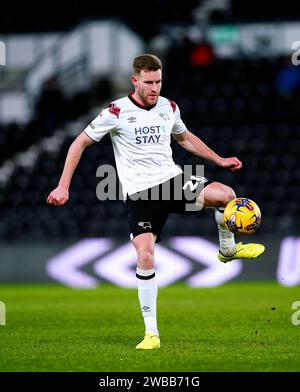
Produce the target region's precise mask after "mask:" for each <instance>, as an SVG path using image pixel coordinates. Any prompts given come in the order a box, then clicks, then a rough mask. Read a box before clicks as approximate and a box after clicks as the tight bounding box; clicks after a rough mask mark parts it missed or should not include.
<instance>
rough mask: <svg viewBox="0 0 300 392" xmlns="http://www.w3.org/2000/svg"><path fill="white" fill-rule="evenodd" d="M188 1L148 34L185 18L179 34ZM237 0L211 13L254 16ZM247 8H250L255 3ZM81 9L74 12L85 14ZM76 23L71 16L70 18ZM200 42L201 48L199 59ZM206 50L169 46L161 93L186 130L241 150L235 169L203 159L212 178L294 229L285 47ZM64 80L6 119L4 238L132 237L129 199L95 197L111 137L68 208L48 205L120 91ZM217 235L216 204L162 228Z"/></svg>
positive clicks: (299, 141)
mask: <svg viewBox="0 0 300 392" xmlns="http://www.w3.org/2000/svg"><path fill="white" fill-rule="evenodd" d="M155 3H157V6H160V7H163V3H169V2H159V1H157V2H155ZM192 3H193V4H192V5H191V8H190V9H189V10H187V9H186V10H185V14H184V15H185V16H184V15H182V18H179V17H178V16H179V12H180V10H177V13H175V12H174V13H171V14H168V13H167V11H166V12H165V13H162V14H161V16H160V17H161V22H165V24H166V25H167V24H168V26H166V25H164V26H160V29H158V26H156V25H155V26H154V27H155V28H153V30H148V32H147V33H145V34H144V35H143V39H146V40H147V39H148V40H149V39H150V37H149V35H148V34H149V31H150V32H151V34H156V33H165V32H166V31H169V29H170V23H172V22H174V23H175V22H178V23H181V31H182V29H183V28H186V29H187V30H188V28H189V24H190V23H192V22H193V18H192V14H191V10H192V9H193V8H195V7H196V6H197V5H199V3H201V2H192ZM232 3H233V7H232V8H231V12H229V11H228V9H227V10H226V12H225V11H224V12H219V13H218V12H215V13H214V14H212V15H211V17H212V20H214V19H215V20H224V19H226V18H227V19H228V20H230V21H231V22H232V21H234V19H235V18H236V20H241V19H242V18H243V17H245V18H246V20H249V18H250V16H251V17H252V14H251V13H249V14H248V19H247V17H246V16H245V14H243V13H242V12H241V11H240V9H239V7H238V6H237V3H238V2H232ZM244 5H245V4H243V6H244ZM250 8H251V11H252V13H253V12H254V11H253V9H254V8H255V7H250ZM74 10H75V11H76V10H77V11H78V10H79V2H74ZM273 10H275V11H276V8H273ZM101 11H103V12H104V13H105V12H106V13H107V16H109V14H110V10H108V9H107V10H105V9H103V5H102V4H101ZM275 11H274V12H275ZM19 14H20V15H22V13H21V12H20V13H19ZM44 14H47V12H45V13H44ZM75 14H76V15H77V16H78V15H79V12H77V13H76V12H75ZM55 15H56V16H57V13H56V14H55ZM120 15H121V16H122V12H121V14H120ZM48 16H49V15H48ZM50 16H51V13H50ZM73 16H74V15H73ZM83 16H85V17H88V15H83ZM94 16H97V12H95V15H94ZM273 16H274V18H276V15H273ZM288 16H289V15H287V17H288ZM293 16H295V14H293ZM16 17H17V15H16ZM168 17H170V18H169V19H168ZM177 17H178V18H177ZM254 17H255V16H254ZM271 17H272V15H271ZM2 18H3V17H2ZM172 18H174V19H172ZM176 18H177V19H176ZM175 19H176V21H175ZM183 19H184V20H183ZM270 19H272V18H270ZM50 20H51V19H49V22H48V26H49V30H51V29H50V27H52V30H54V29H57V28H62V27H63V26H62V25H61V23H63V21H62V20H60V19H58V25H53V24H52V25H51V21H50ZM77 21H79V20H77V18H74V19H73V20H72V21H70V24H72V23H75V22H77ZM168 22H169V23H168ZM40 23H42V21H41V20H40ZM131 23H132V21H130V22H129V24H128V25H129V26H131ZM299 23H300V22H299ZM17 24H18V23H17ZM14 25H15V24H14ZM22 26H23V32H25V30H26V26H25V25H24V24H19V29H20V30H22ZM40 27H41V24H40V25H37V26H36V27H35V29H34V30H35V31H38V30H39V29H40ZM139 27H141V26H138V28H137V30H139ZM2 28H3V30H2V32H3V33H6V34H7V33H9V32H14V31H13V27H12V23H9V21H6V23H5V24H4V25H3V27H2ZM146 30H147V29H146ZM144 32H145V30H144ZM141 34H142V33H141ZM149 45H150V42H149ZM149 47H150V46H149ZM195 49H197V53H196V54H195V52H194V56H193V55H192V53H193V51H194V50H195ZM202 49H203V46H202V48H200V49H199V45H198V46H197V48H195V46H194V45H189V44H188V45H187V46H183V45H182V46H181V45H177V46H176V45H175V46H174V45H172V44H170V45H167V46H166V48H165V49H164V50H163V59H164V61H165V69H164V87H163V91H162V95H165V96H167V97H169V98H171V99H173V100H174V101H175V102H176V103H177V104H178V105H179V107H180V109H181V115H182V118H183V120H184V122H185V123H186V125H187V127H188V128H189V129H190V130H191V131H193V132H195V133H196V134H197V135H199V136H200V137H201V138H202V139H203V140H204V142H206V143H207V144H208V145H209V146H211V147H212V148H213V149H215V150H216V151H217V152H218V153H219V154H220V155H223V156H228V155H230V156H231V155H236V156H238V157H239V158H240V159H241V160H242V161H243V164H244V167H243V170H242V171H241V172H240V173H237V174H232V173H230V172H226V171H223V170H222V169H220V168H217V167H214V166H212V165H210V164H206V171H205V174H206V176H207V177H209V178H212V179H215V180H218V181H222V182H224V183H226V184H228V185H230V186H232V187H233V188H234V189H235V190H236V193H237V194H238V195H240V196H248V197H250V198H252V199H254V200H255V201H256V202H257V203H258V204H259V205H260V207H261V209H262V214H263V225H264V231H265V232H269V233H271V232H273V231H274V230H277V231H278V232H280V233H281V234H284V233H286V234H292V233H296V232H297V231H298V230H299V222H300V210H299V202H298V200H299V199H300V184H299V167H300V157H299V153H298V152H299V151H300V138H299V135H300V122H299V105H300V86H299V84H298V85H297V83H296V85H295V86H294V87H293V88H292V89H290V90H289V91H288V92H283V91H282V89H280V75H281V72H282V70H283V69H284V67H285V64H286V54H278V55H276V53H273V55H272V56H271V57H268V56H255V55H252V56H251V57H247V56H245V55H241V56H238V55H236V56H234V57H233V58H231V57H230V56H227V57H226V56H223V57H222V56H221V57H220V56H219V55H218V53H214V52H213V51H212V53H211V55H212V57H209V60H208V61H207V52H205V51H204V52H203V51H202ZM204 49H205V48H204ZM207 49H208V48H207V47H206V49H205V50H207ZM212 49H213V50H214V49H216V48H214V47H213V48H212ZM203 53H204V57H203ZM203 59H204V63H203ZM129 65H130V64H129ZM117 69H118V68H117V67H116V69H115V71H114V72H117ZM54 76H56V78H55V77H54ZM60 81H61V79H59V77H58V78H57V75H53V78H48V79H47V81H46V82H45V83H44V84H43V85H41V86H40V90H39V97H38V99H36V100H35V102H34V107H33V112H32V116H31V118H30V120H29V121H28V122H26V123H18V122H12V123H8V124H3V123H2V124H0V149H1V157H0V181H1V183H0V184H1V187H2V190H1V193H0V208H1V212H2V214H1V220H0V240H2V241H17V240H28V239H31V240H46V241H48V240H57V239H61V238H62V237H63V238H64V239H78V238H81V237H94V236H95V237H96V236H111V237H126V238H127V236H128V230H127V223H126V210H125V208H124V205H123V202H122V201H104V202H100V201H98V200H97V198H96V186H97V184H98V182H99V178H96V169H97V167H98V166H99V165H101V164H112V165H114V158H113V151H112V147H111V143H110V138H109V137H108V136H107V137H105V138H104V139H103V140H102V141H101V143H100V144H95V145H94V146H92V147H90V148H89V149H88V150H86V151H85V152H84V155H83V157H82V160H81V162H80V164H79V166H78V169H77V171H76V173H75V175H74V178H73V181H72V187H71V194H70V201H69V203H68V204H67V205H66V206H64V207H62V208H55V207H50V206H48V205H47V204H46V197H47V195H48V194H49V192H50V191H51V190H52V188H53V187H55V186H56V185H57V182H58V179H59V175H60V173H61V170H62V167H63V163H64V159H65V156H66V153H67V150H68V148H69V145H70V143H71V142H72V140H73V139H74V137H75V135H76V134H77V133H79V132H80V131H81V130H82V129H83V128H84V127H85V126H86V125H87V124H88V123H89V122H90V120H92V118H93V117H95V116H96V114H97V110H98V109H96V102H98V101H99V108H100V105H106V104H107V103H108V102H109V101H110V100H111V99H113V98H115V93H116V91H115V90H114V88H113V86H114V85H113V83H112V84H111V83H110V82H111V81H110V80H109V78H104V79H103V78H102V79H101V78H99V79H98V80H95V82H96V84H95V85H94V86H95V87H94V88H93V89H92V90H89V91H87V89H83V90H81V91H80V90H78V91H75V92H71V93H68V94H65V91H64V90H63V89H62V88H61V84H60ZM124 92H125V91H124ZM125 93H126V92H125ZM74 127H76V129H75V128H74ZM71 128H73V129H71ZM68 129H71V130H70V131H68ZM51 143H52V147H51ZM173 148H174V159H175V162H177V163H179V164H181V165H183V164H202V163H203V162H202V161H201V160H200V159H198V158H196V157H193V156H191V155H190V154H188V153H187V152H185V151H184V150H182V149H181V148H180V147H179V146H178V145H176V144H175V143H173ZM21 152H22V153H24V152H27V153H28V154H27V155H26V157H25V156H24V157H23V158H24V159H23V160H22V155H21V156H20V155H18V154H17V153H21ZM30 154H31V155H30ZM33 157H34V158H33ZM7 172H9V175H7ZM212 233H213V234H215V223H214V220H213V215H212V211H210V210H208V211H203V212H202V213H201V214H200V215H199V216H193V217H188V218H187V217H176V218H175V217H172V218H171V219H170V221H169V222H168V224H167V226H166V229H165V235H171V234H172V235H203V236H205V235H206V234H212Z"/></svg>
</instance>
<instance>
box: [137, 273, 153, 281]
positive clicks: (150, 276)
mask: <svg viewBox="0 0 300 392" xmlns="http://www.w3.org/2000/svg"><path fill="white" fill-rule="evenodd" d="M154 276H155V272H153V274H152V275H148V276H143V275H139V274H136V277H137V278H138V279H142V280H148V279H152V278H154Z"/></svg>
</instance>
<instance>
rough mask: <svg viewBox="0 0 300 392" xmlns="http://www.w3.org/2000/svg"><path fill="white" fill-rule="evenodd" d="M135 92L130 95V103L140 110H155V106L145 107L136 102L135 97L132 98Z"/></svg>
mask: <svg viewBox="0 0 300 392" xmlns="http://www.w3.org/2000/svg"><path fill="white" fill-rule="evenodd" d="M132 94H133V92H131V93H129V94H128V98H129V99H130V101H131V102H132V103H133V104H134V105H135V106H137V107H139V108H140V109H144V110H148V111H149V110H151V109H152V108H154V106H156V104H155V105H150V106H144V105H143V104H141V103H140V102H138V101H136V100H135V99H134V98H133V96H132Z"/></svg>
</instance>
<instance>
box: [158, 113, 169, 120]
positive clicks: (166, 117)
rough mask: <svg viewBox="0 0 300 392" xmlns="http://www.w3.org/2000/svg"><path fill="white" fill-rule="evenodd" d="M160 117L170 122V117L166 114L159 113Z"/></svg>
mask: <svg viewBox="0 0 300 392" xmlns="http://www.w3.org/2000/svg"><path fill="white" fill-rule="evenodd" d="M159 115H160V117H162V118H163V119H164V120H165V121H167V120H170V117H169V115H168V114H166V113H159Z"/></svg>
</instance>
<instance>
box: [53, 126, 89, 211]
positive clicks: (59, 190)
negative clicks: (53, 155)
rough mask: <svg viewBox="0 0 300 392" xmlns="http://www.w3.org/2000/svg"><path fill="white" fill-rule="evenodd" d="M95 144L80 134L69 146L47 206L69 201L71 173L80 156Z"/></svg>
mask: <svg viewBox="0 0 300 392" xmlns="http://www.w3.org/2000/svg"><path fill="white" fill-rule="evenodd" d="M93 143H95V141H94V140H92V139H91V138H90V137H89V136H88V135H87V134H86V133H85V132H82V133H81V134H80V135H79V136H77V138H76V139H75V140H74V141H73V143H72V144H71V146H70V148H69V151H68V154H67V157H66V160H65V165H64V169H63V172H62V175H61V177H60V180H59V183H58V186H57V187H56V188H55V189H54V190H53V191H52V192H51V193H50V194H49V196H48V198H47V203H48V204H54V205H55V206H62V205H63V204H65V203H66V202H67V201H68V200H69V188H70V183H71V179H72V176H73V173H74V171H75V169H76V167H77V165H78V163H79V161H80V158H81V154H82V153H83V151H84V150H85V148H86V147H88V146H90V145H91V144H93Z"/></svg>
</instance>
